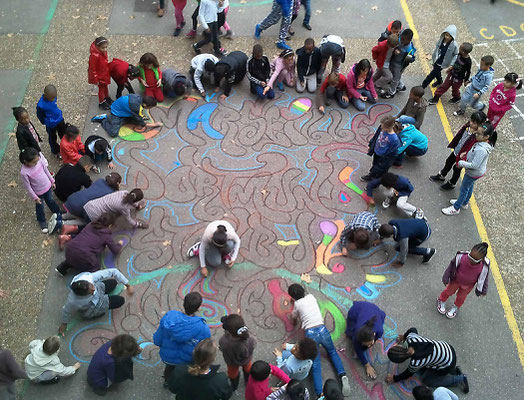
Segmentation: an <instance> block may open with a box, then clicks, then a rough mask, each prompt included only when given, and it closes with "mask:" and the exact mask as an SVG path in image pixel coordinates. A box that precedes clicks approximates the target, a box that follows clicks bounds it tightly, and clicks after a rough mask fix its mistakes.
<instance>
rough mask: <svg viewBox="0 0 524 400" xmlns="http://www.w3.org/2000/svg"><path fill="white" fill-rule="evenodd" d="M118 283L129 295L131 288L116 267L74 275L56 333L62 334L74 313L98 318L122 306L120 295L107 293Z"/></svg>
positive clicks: (86, 317)
mask: <svg viewBox="0 0 524 400" xmlns="http://www.w3.org/2000/svg"><path fill="white" fill-rule="evenodd" d="M118 283H121V284H123V285H124V286H125V287H126V288H127V293H128V294H129V295H132V294H133V288H132V287H131V285H130V284H129V281H128V280H127V278H126V277H125V276H124V275H122V273H121V272H120V271H119V270H118V269H116V268H107V269H103V270H101V271H97V272H93V273H91V272H82V273H81V274H78V275H76V276H75V277H74V278H73V280H72V281H71V284H70V285H69V288H70V292H69V295H68V296H67V301H66V304H65V305H64V307H63V308H62V324H61V325H60V328H59V329H58V334H59V335H61V336H64V334H65V331H66V329H67V324H68V323H69V322H70V321H71V319H72V318H73V314H74V313H78V314H80V315H81V316H82V317H83V318H85V319H91V318H98V317H101V316H102V315H104V314H105V313H106V312H108V311H109V310H111V309H113V308H119V307H122V306H123V305H124V303H125V299H124V298H123V297H122V296H117V295H112V296H110V295H109V293H111V292H112V291H113V289H114V288H116V285H117V284H118Z"/></svg>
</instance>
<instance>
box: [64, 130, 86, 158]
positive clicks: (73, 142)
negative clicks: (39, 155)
mask: <svg viewBox="0 0 524 400" xmlns="http://www.w3.org/2000/svg"><path fill="white" fill-rule="evenodd" d="M85 151H86V149H85V147H84V144H83V143H82V139H81V138H80V131H79V130H78V128H77V127H76V126H74V125H69V126H68V127H67V128H66V131H65V135H64V137H63V138H62V140H61V141H60V155H61V156H62V162H63V163H64V164H73V165H75V164H76V163H77V162H78V160H80V158H81V157H82V156H83V155H84V154H85Z"/></svg>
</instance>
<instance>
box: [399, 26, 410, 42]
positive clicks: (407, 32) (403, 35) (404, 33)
mask: <svg viewBox="0 0 524 400" xmlns="http://www.w3.org/2000/svg"><path fill="white" fill-rule="evenodd" d="M400 37H401V38H407V39H409V40H410V41H411V39H413V31H412V30H411V29H409V28H407V29H404V30H403V31H402V33H401V34H400Z"/></svg>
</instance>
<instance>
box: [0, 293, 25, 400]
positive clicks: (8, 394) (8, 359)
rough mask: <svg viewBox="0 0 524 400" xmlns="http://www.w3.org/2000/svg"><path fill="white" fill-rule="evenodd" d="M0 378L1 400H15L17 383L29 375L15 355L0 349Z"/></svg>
mask: <svg viewBox="0 0 524 400" xmlns="http://www.w3.org/2000/svg"><path fill="white" fill-rule="evenodd" d="M0 292H2V291H0ZM0 376H1V377H2V382H1V383H0V396H1V398H2V399H6V400H15V399H16V385H15V382H16V380H17V379H27V374H26V373H25V371H24V369H23V368H22V367H21V366H20V365H18V363H17V362H16V360H15V358H14V357H13V354H12V353H11V352H10V351H9V350H7V349H0Z"/></svg>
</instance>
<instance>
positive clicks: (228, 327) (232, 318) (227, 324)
mask: <svg viewBox="0 0 524 400" xmlns="http://www.w3.org/2000/svg"><path fill="white" fill-rule="evenodd" d="M220 322H222V328H224V330H225V331H228V332H229V333H230V334H231V336H233V337H237V338H240V339H242V340H246V339H248V338H249V329H248V327H247V326H246V324H245V322H244V318H242V316H240V315H238V314H229V315H226V316H224V317H222V318H220Z"/></svg>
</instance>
